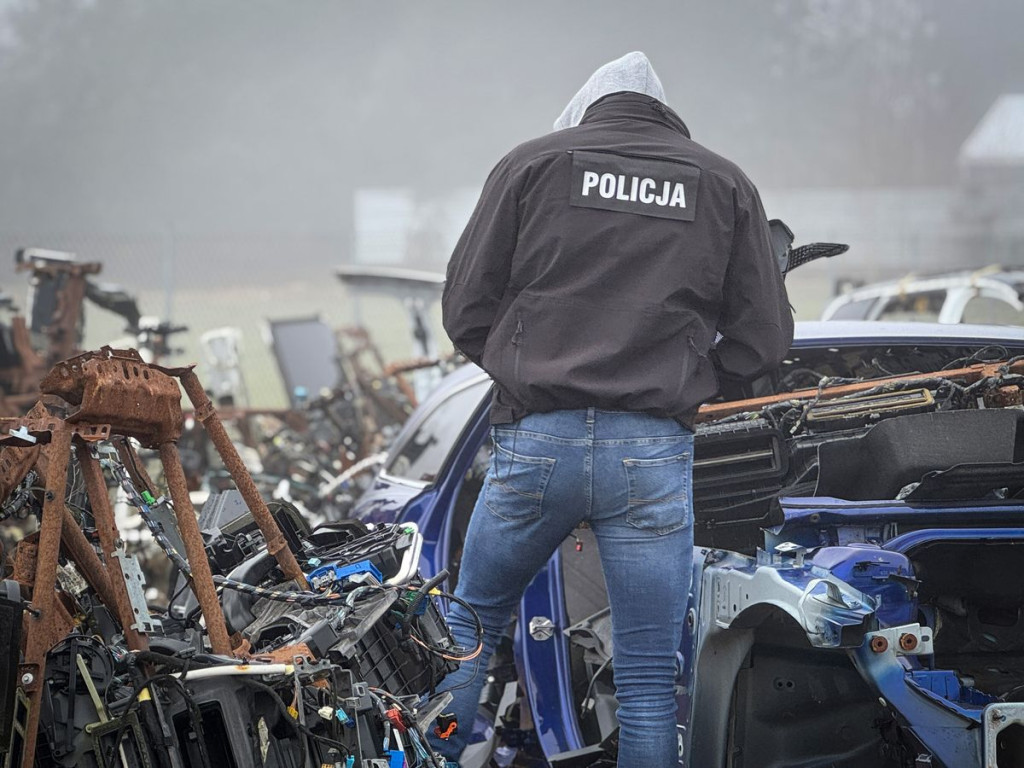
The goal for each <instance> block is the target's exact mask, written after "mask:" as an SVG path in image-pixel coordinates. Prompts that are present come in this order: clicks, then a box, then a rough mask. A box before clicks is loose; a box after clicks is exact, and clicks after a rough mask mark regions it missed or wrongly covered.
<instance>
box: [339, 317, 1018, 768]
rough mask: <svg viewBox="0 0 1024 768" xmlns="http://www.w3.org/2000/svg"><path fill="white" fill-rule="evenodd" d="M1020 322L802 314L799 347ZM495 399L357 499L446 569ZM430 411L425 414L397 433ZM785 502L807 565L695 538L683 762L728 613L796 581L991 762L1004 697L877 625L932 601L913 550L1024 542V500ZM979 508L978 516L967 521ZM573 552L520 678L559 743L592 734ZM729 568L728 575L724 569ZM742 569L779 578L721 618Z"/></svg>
mask: <svg viewBox="0 0 1024 768" xmlns="http://www.w3.org/2000/svg"><path fill="white" fill-rule="evenodd" d="M1019 336H1020V334H1019V330H1017V329H1012V330H1011V329H1005V328H995V327H993V328H983V329H980V328H977V327H974V328H972V327H969V326H954V327H950V326H941V327H937V326H930V325H927V324H917V323H913V324H878V323H849V322H846V323H844V322H830V323H810V324H798V333H797V338H796V340H795V341H794V345H793V347H794V349H800V348H808V347H823V346H827V345H829V344H837V345H838V344H842V345H845V346H850V345H856V344H862V343H863V344H868V343H870V344H877V343H883V342H885V341H886V340H887V339H891V340H892V341H893V342H894V343H897V342H898V343H904V344H905V343H910V344H913V343H922V344H925V343H936V342H940V341H950V340H953V341H954V343H956V341H957V340H960V339H962V340H963V341H964V342H965V343H966V342H968V341H970V342H977V343H986V344H988V343H991V344H1002V343H1007V342H1009V341H1017V342H1018V343H1020V338H1019ZM466 369H469V370H468V372H467V370H466ZM466 369H463V370H462V371H460V372H459V373H458V374H456V375H455V377H454V378H452V377H450V378H449V379H448V380H446V381H445V382H442V385H441V387H440V388H439V389H438V391H437V392H436V393H435V395H434V396H433V398H431V399H430V400H428V401H427V402H426V403H425V404H424V405H423V406H421V409H423V410H425V411H429V409H430V407H431V402H432V401H433V400H440V399H443V398H444V396H445V393H446V392H448V391H450V390H451V389H453V388H455V387H458V386H465V384H466V382H467V381H470V380H472V379H473V377H474V376H476V377H480V376H481V375H482V374H481V373H480V372H479V370H477V369H474V368H472V367H471V366H467V367H466ZM488 411H489V397H488V396H482V397H481V400H480V402H479V404H478V405H477V406H476V408H475V409H474V411H473V413H472V415H471V416H470V417H469V419H468V420H467V422H466V426H465V428H464V430H463V431H462V433H461V435H460V437H459V439H458V440H457V442H456V444H455V445H454V447H453V449H452V451H451V452H450V454H449V455H448V457H447V460H446V461H445V463H444V466H443V467H442V469H441V471H440V472H439V474H438V476H437V478H436V481H435V482H433V483H430V484H425V483H424V484H416V483H409V482H406V481H403V480H401V479H399V478H395V477H390V476H389V475H388V474H387V472H383V473H381V475H379V476H378V477H377V478H376V480H375V481H374V484H373V486H372V487H371V489H370V490H369V491H368V492H367V493H366V495H365V496H364V497H363V498H362V499H360V501H359V503H358V504H357V506H356V508H355V511H354V516H356V517H358V518H360V519H363V520H364V521H366V522H394V521H401V522H414V523H416V524H417V525H418V526H419V529H420V531H421V533H422V534H423V537H424V545H423V549H422V561H421V568H422V571H423V572H424V573H425V574H429V575H432V574H435V573H437V572H438V571H440V570H441V569H442V568H445V567H446V566H447V564H448V563H449V561H450V558H451V555H452V552H451V551H450V541H451V539H452V525H453V519H454V515H453V514H452V512H453V509H454V506H455V503H456V499H457V496H458V493H459V490H460V488H461V487H462V484H463V480H464V478H465V477H466V475H467V473H468V472H469V471H470V469H471V467H472V466H473V462H474V460H475V458H476V457H477V453H478V451H479V450H480V448H481V447H482V446H483V445H484V443H485V440H486V438H487V434H488V430H489V424H488ZM416 424H417V422H416V417H415V416H414V417H413V420H412V421H411V422H410V424H408V425H407V426H406V427H405V429H404V430H403V433H402V435H400V436H399V437H398V439H397V441H396V444H400V443H401V442H402V440H403V435H407V434H408V433H410V432H411V431H412V430H414V429H415V428H416ZM780 505H781V508H782V512H783V515H784V522H782V523H781V524H780V525H777V526H774V527H772V528H769V529H766V531H765V551H766V552H768V553H771V552H772V550H773V548H775V547H776V546H778V545H780V544H783V543H785V544H787V545H790V544H795V545H796V546H797V547H799V548H802V549H814V550H816V551H815V553H814V555H813V556H810V557H808V558H807V559H806V560H803V559H802V558H801V562H800V564H799V565H797V564H796V561H795V560H787V559H785V558H781V557H777V556H774V555H771V554H768V555H764V553H762V555H764V556H763V557H761V558H760V559H755V558H745V557H742V556H738V555H736V556H734V555H731V554H730V553H724V554H722V553H718V552H716V551H713V550H712V551H709V550H708V549H706V548H701V547H697V548H695V552H694V579H693V588H692V592H691V595H690V602H689V612H690V616H691V619H690V620H688V622H687V625H686V627H685V628H684V639H683V645H682V647H681V649H680V650H681V654H682V659H683V670H682V678H681V680H680V682H681V687H680V692H679V698H678V703H679V715H678V720H679V723H680V728H681V730H680V733H681V751H682V752H683V753H684V755H685V756H683V757H682V762H683V764H686V765H690V766H694V765H697V763H691V762H690V760H692V759H694V758H693V757H692V756H691V749H692V748H693V744H694V742H693V732H694V730H695V728H697V726H696V725H695V722H694V718H695V717H699V715H700V713H699V712H696V711H695V710H694V707H695V706H697V703H696V701H697V699H696V698H695V694H696V690H697V687H698V686H699V682H698V681H697V680H696V679H695V675H696V670H697V667H698V664H697V659H698V657H699V656H700V653H701V650H702V643H703V642H705V640H706V638H707V634H708V632H709V631H710V630H709V627H711V628H712V629H713V626H712V625H714V624H715V622H717V625H718V626H719V627H726V628H727V627H729V626H732V625H736V626H740V625H742V622H743V621H744V620H745V618H746V617H749V616H750V615H751V614H752V613H753V612H754V611H753V610H752V609H755V608H756V609H758V610H760V609H763V608H765V607H771V608H774V609H778V610H781V611H786V612H788V613H790V614H791V615H792V614H793V613H794V610H793V607H792V604H790V603H788V602H787V600H788V598H787V597H786V596H787V595H790V596H795V597H794V599H797V598H798V599H799V600H800V601H804V604H811V603H809V602H807V601H811V602H813V603H814V605H815V606H816V607H815V608H814V611H812V614H813V615H814V616H815V617H816V619H815V620H816V621H818V622H819V625H818V626H812V627H806V629H807V631H808V636H809V638H811V642H812V644H814V645H818V646H819V647H823V648H836V649H846V652H847V653H848V654H849V656H850V659H851V661H852V663H853V665H854V666H855V667H856V668H857V670H858V671H860V672H861V674H862V675H863V677H864V678H865V680H867V681H868V682H869V684H870V685H872V686H874V688H875V689H876V690H877V692H878V694H879V695H880V696H881V697H882V698H883V699H884V700H885V701H886V702H887V703H888V705H889V706H891V707H892V708H893V709H894V710H895V711H897V712H898V713H899V714H900V716H901V717H902V718H903V720H905V721H906V722H907V723H908V724H909V727H910V728H911V729H912V730H913V732H914V733H915V734H916V735H917V736H918V737H919V738H920V739H921V741H922V743H925V744H927V745H929V747H930V748H931V749H932V750H933V752H934V754H935V756H936V757H938V758H939V759H940V760H941V761H943V762H944V763H945V764H946V765H981V764H982V763H981V762H979V761H980V760H981V757H980V754H981V752H980V750H981V749H982V746H981V736H980V735H979V731H978V729H977V727H976V726H977V724H978V722H979V718H980V717H981V716H982V713H983V712H984V709H985V707H986V706H987V705H988V704H990V703H991V698H990V697H987V696H986V695H985V694H982V693H980V692H979V691H976V690H974V689H971V688H969V687H965V686H963V685H961V684H960V682H959V681H958V680H957V678H956V676H955V675H954V674H953V673H951V672H949V671H947V670H929V669H924V668H922V666H921V664H920V663H919V662H918V659H917V657H915V656H903V657H896V656H894V655H886V654H882V653H874V652H872V651H871V649H870V648H869V645H868V643H867V642H866V641H864V636H865V635H864V633H865V632H867V631H869V630H872V628H874V629H876V630H877V629H878V628H886V627H898V626H902V625H912V624H913V622H914V621H915V620H916V618H917V616H918V605H917V601H916V599H915V598H914V595H913V589H912V588H911V586H910V585H912V583H913V581H914V578H915V575H914V573H913V567H912V566H911V564H910V561H909V559H908V552H911V551H913V550H914V549H915V548H916V547H919V546H922V545H925V544H928V543H931V542H937V541H956V540H967V541H979V540H986V539H988V540H993V541H994V540H1001V541H1017V540H1019V541H1022V542H1024V505H1022V504H1019V503H1016V504H1015V503H1009V502H1007V503H998V502H993V503H977V504H970V505H965V504H963V503H951V504H945V505H944V504H939V503H934V504H921V503H915V504H905V503H903V502H899V501H874V502H850V501H844V500H842V499H833V498H821V497H799V498H785V499H780ZM921 521H925V522H926V526H925V527H924V528H922V529H919V530H913V531H910V532H906V533H898V530H899V528H900V526H903V525H909V524H911V523H914V524H917V523H919V522H921ZM966 521H969V523H970V525H969V526H965V522H966ZM560 558H561V555H560V553H558V552H556V553H555V555H554V556H553V558H552V559H551V560H550V561H549V563H548V565H547V566H546V567H545V568H544V569H542V570H541V572H540V573H538V574H537V577H536V578H535V579H534V580H533V582H532V583H531V584H530V585H529V587H528V589H527V590H526V593H525V594H524V596H523V599H522V603H521V605H520V608H519V619H520V620H519V622H518V625H517V629H516V633H515V640H514V644H515V652H516V659H517V666H518V669H519V673H520V678H519V679H520V683H521V684H522V686H523V688H524V690H525V694H526V697H527V698H528V702H529V706H530V711H531V713H532V716H533V720H534V723H535V726H536V731H537V737H538V739H539V742H540V745H541V747H542V749H543V751H544V753H545V754H546V755H548V756H549V757H550V756H552V755H556V754H558V753H562V752H567V751H571V750H577V749H581V748H583V747H585V746H586V744H585V743H584V739H583V736H582V735H581V731H580V725H579V722H578V719H577V713H576V712H575V705H574V702H573V697H572V693H571V692H572V683H571V679H570V643H569V640H568V638H567V637H566V635H565V634H564V633H563V631H562V630H564V629H566V628H567V627H568V626H569V623H570V622H569V617H568V615H567V611H566V605H565V601H564V585H563V583H562V578H563V577H562V572H563V571H562V567H561V565H562V564H561V559H560ZM719 577H721V579H722V581H721V582H717V581H715V579H719ZM742 579H746V580H757V581H758V583H760V584H762V585H763V586H764V587H765V589H766V592H765V595H766V597H765V599H764V601H762V602H760V603H751V605H749V606H746V612H745V611H744V610H741V608H742V607H741V606H740V605H738V604H737V605H733V606H724V607H723V606H719V608H720V611H719V613H718V615H717V618H716V619H715V620H711V619H710V617H709V616H708V612H709V611H710V612H712V613H714V612H715V605H716V601H720V600H721V597H720V596H718V595H715V594H711V595H706V594H704V590H705V589H706V588H707V585H708V584H709V583H716V584H717V583H727V582H729V581H730V580H733V581H735V580H742ZM737 583H738V582H737ZM751 583H754V581H751ZM773 590H775V591H774V592H773ZM772 595H774V597H773V596H772ZM814 601H816V602H814ZM818 603H820V606H819V605H818ZM729 608H732V609H735V610H729ZM534 616H544V617H548V618H550V619H551V620H552V621H553V623H554V626H555V632H554V636H553V637H552V638H551V639H549V640H543V641H538V640H535V639H533V638H532V637H531V636H530V633H529V632H528V631H527V630H526V626H527V625H528V623H529V621H530V619H531V617H534ZM709 622H710V623H709ZM698 754H700V748H699V747H698Z"/></svg>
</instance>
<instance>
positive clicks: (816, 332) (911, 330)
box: [793, 320, 1024, 348]
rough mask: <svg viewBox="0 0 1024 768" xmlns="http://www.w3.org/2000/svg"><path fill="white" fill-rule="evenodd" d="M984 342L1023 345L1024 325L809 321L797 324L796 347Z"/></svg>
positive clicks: (794, 344) (795, 333)
mask: <svg viewBox="0 0 1024 768" xmlns="http://www.w3.org/2000/svg"><path fill="white" fill-rule="evenodd" d="M943 342H952V343H971V342H973V343H981V344H1005V343H1011V344H1013V343H1017V344H1021V345H1024V327H1021V326H1013V325H969V324H966V323H957V324H950V323H919V322H907V323H892V322H877V321H871V320H806V321H801V322H798V323H796V330H795V332H794V335H793V347H794V348H799V347H803V348H806V347H815V346H826V345H828V344H837V345H838V344H846V345H848V344H885V343H892V344H941V343H943Z"/></svg>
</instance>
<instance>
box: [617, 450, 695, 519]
mask: <svg viewBox="0 0 1024 768" xmlns="http://www.w3.org/2000/svg"><path fill="white" fill-rule="evenodd" d="M622 463H623V465H624V466H625V468H626V483H627V485H628V488H629V508H628V509H627V511H626V521H627V522H628V523H629V524H630V525H632V526H634V527H635V528H639V529H641V530H647V531H653V532H654V533H657V534H658V535H664V534H667V533H672V532H673V531H676V530H679V529H680V528H684V527H686V526H687V525H689V524H690V520H691V515H690V477H691V474H692V472H693V454H692V452H691V451H686V452H685V453H681V454H678V455H676V456H667V457H664V458H659V459H623V460H622Z"/></svg>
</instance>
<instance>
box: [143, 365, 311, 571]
mask: <svg viewBox="0 0 1024 768" xmlns="http://www.w3.org/2000/svg"><path fill="white" fill-rule="evenodd" d="M167 370H168V372H171V371H173V373H174V375H176V376H177V377H178V379H179V380H180V381H181V386H182V388H183V389H184V390H185V394H186V395H188V399H189V400H190V401H191V402H192V406H193V407H194V408H195V417H196V420H197V421H199V422H200V423H201V424H202V425H203V427H204V429H206V432H207V434H209V436H210V440H211V442H212V443H213V445H214V447H215V448H216V449H217V453H218V454H220V458H221V460H222V461H223V462H224V466H225V468H226V469H227V470H228V474H230V475H231V479H232V480H234V482H235V485H236V486H237V488H238V490H239V492H240V493H241V494H242V498H244V499H245V503H246V506H247V507H248V508H249V511H250V512H251V513H252V516H253V519H255V520H256V523H257V525H259V527H260V530H261V531H262V532H263V537H264V540H265V541H266V542H267V551H268V552H269V553H270V554H271V555H272V556H273V557H274V559H275V560H277V563H278V565H279V566H280V567H281V571H282V572H283V573H284V575H285V577H286V578H288V579H292V580H294V581H296V582H297V583H298V584H299V585H300V586H302V587H303V588H305V586H306V577H305V575H303V573H302V569H301V568H299V563H298V561H297V560H296V559H295V555H294V553H293V552H292V551H291V549H289V548H288V543H287V542H286V541H285V538H284V535H283V534H282V533H281V529H280V528H279V527H278V525H277V523H276V522H274V518H273V517H272V516H271V514H270V510H269V509H267V503H266V502H265V501H264V500H263V497H262V496H260V492H259V490H258V489H257V488H256V484H255V483H254V482H253V480H252V477H251V476H250V475H249V472H248V470H247V469H246V468H245V464H244V463H243V462H242V457H241V456H239V455H238V450H237V449H236V448H235V445H234V443H232V442H231V438H230V437H229V436H228V433H227V431H226V430H225V429H224V424H223V423H221V420H220V417H219V416H218V415H217V411H216V409H215V408H214V407H213V403H212V402H210V398H209V397H208V396H207V394H206V391H205V390H204V389H203V385H202V384H201V383H200V381H199V377H198V376H196V374H195V372H194V371H193V370H192V369H191V368H177V369H167ZM161 456H162V454H161ZM179 465H180V464H179ZM182 481H184V474H183V475H182Z"/></svg>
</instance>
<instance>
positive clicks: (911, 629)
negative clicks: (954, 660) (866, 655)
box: [864, 624, 935, 656]
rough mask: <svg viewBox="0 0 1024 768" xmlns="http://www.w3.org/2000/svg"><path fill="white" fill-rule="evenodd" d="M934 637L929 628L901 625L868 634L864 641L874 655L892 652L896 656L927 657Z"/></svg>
mask: <svg viewBox="0 0 1024 768" xmlns="http://www.w3.org/2000/svg"><path fill="white" fill-rule="evenodd" d="M934 635H935V633H934V632H933V631H932V629H931V627H922V626H921V625H920V624H903V625H902V626H899V627H886V628H885V629H880V630H878V631H877V632H868V633H867V634H866V635H865V636H864V639H865V641H866V642H867V643H868V646H869V647H870V648H871V650H872V651H874V652H875V653H885V652H887V651H889V650H892V651H893V652H895V653H896V654H897V655H898V656H927V655H929V654H931V653H932V644H933V642H934V641H933V637H934Z"/></svg>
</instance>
